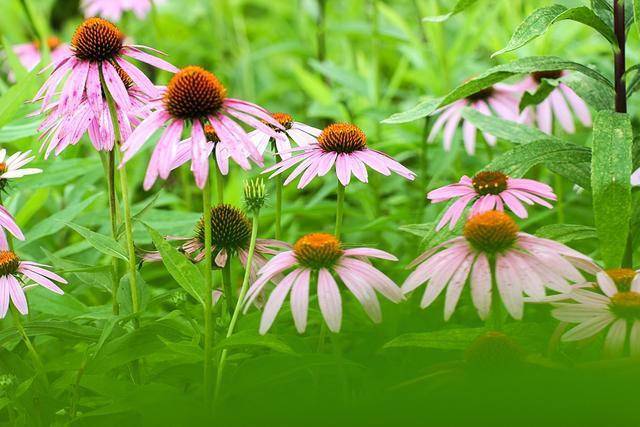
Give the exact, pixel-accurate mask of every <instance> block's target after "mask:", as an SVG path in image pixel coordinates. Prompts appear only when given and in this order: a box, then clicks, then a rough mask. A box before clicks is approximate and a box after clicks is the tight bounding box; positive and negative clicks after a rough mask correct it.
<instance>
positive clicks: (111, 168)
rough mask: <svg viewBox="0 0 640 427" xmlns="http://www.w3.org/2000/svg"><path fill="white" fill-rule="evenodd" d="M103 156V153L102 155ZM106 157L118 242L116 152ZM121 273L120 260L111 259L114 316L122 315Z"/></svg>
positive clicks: (112, 219) (113, 229) (113, 231)
mask: <svg viewBox="0 0 640 427" xmlns="http://www.w3.org/2000/svg"><path fill="white" fill-rule="evenodd" d="M101 154H103V153H101ZM102 157H103V159H104V158H105V157H106V158H107V159H106V162H103V163H104V167H105V171H104V172H105V176H106V177H107V193H108V194H109V219H110V223H111V237H112V238H113V240H114V241H116V242H117V241H118V223H119V221H118V199H117V196H116V185H115V178H116V161H115V150H111V151H109V153H108V154H106V155H103V156H102ZM119 279H120V272H119V262H118V258H116V257H115V256H114V257H111V299H112V300H111V307H112V312H113V314H114V315H116V316H117V315H118V314H119V313H120V306H119V305H118V298H117V297H118V286H119Z"/></svg>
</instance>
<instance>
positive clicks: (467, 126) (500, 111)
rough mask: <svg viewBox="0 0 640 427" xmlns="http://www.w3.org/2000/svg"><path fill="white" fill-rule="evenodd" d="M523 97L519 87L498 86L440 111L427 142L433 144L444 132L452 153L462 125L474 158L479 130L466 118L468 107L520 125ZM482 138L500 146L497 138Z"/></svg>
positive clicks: (465, 142)
mask: <svg viewBox="0 0 640 427" xmlns="http://www.w3.org/2000/svg"><path fill="white" fill-rule="evenodd" d="M519 95H520V91H519V90H518V89H517V88H516V87H515V86H510V85H506V84H497V85H494V86H492V87H490V88H487V89H484V90H481V91H480V92H477V93H474V94H473V95H469V96H468V97H466V98H464V99H461V100H459V101H456V102H454V103H453V104H451V105H447V106H445V107H443V108H441V109H440V110H439V112H440V113H441V114H440V116H439V117H438V119H437V120H436V121H435V122H434V124H433V128H432V129H431V132H430V133H429V137H428V138H427V142H433V141H434V140H435V139H436V136H438V134H439V133H440V131H441V130H442V129H443V128H444V140H443V144H444V149H445V150H446V151H449V150H450V149H451V145H452V144H453V138H454V136H455V134H456V130H457V129H458V125H459V124H460V121H462V136H463V140H464V147H465V149H466V151H467V153H469V154H474V153H475V151H476V136H477V128H476V126H475V125H474V124H473V123H471V122H469V121H467V120H464V119H463V118H462V110H463V109H464V108H465V107H470V108H473V109H474V110H477V111H478V112H480V113H482V114H484V115H487V116H491V115H497V116H498V117H501V118H503V119H505V120H511V121H517V120H518V116H519V109H518V104H519ZM482 135H483V136H484V139H485V140H486V141H487V144H489V145H490V146H494V145H496V141H497V139H496V137H495V136H493V135H491V134H489V133H486V132H483V133H482Z"/></svg>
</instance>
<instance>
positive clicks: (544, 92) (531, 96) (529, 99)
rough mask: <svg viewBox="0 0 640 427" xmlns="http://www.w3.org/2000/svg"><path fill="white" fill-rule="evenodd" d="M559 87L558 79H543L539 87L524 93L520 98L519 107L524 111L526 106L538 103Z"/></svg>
mask: <svg viewBox="0 0 640 427" xmlns="http://www.w3.org/2000/svg"><path fill="white" fill-rule="evenodd" d="M557 87H558V83H557V82H556V81H550V80H549V79H542V81H541V82H540V85H539V86H538V89H537V90H536V91H535V92H534V93H531V92H525V93H524V94H523V95H522V99H520V105H519V106H518V109H519V110H520V111H523V110H524V109H525V108H527V107H529V106H531V105H538V104H540V103H541V102H542V101H544V100H545V99H547V97H548V96H549V95H550V94H551V92H553V91H554V90H555V89H556V88H557Z"/></svg>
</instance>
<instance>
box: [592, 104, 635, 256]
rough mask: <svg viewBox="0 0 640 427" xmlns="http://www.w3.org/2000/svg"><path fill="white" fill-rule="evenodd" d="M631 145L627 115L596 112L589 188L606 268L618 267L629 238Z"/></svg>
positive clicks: (630, 129)
mask: <svg viewBox="0 0 640 427" xmlns="http://www.w3.org/2000/svg"><path fill="white" fill-rule="evenodd" d="M632 144H633V130H632V128H631V119H630V117H629V116H628V115H627V114H620V113H614V112H611V111H600V112H598V114H597V115H596V118H595V121H594V124H593V159H592V163H591V187H592V192H593V210H594V219H595V225H596V230H597V233H598V238H599V239H600V255H601V257H602V259H603V261H604V263H605V265H606V266H607V267H609V268H611V267H619V266H620V264H621V262H622V257H623V256H624V252H625V248H626V244H627V235H628V234H629V220H630V216H631V182H630V178H629V177H630V176H631V169H632V164H633V156H632Z"/></svg>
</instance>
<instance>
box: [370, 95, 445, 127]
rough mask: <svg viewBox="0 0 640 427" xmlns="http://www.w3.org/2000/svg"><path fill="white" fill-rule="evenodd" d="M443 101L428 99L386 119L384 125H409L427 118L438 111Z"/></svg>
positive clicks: (440, 99)
mask: <svg viewBox="0 0 640 427" xmlns="http://www.w3.org/2000/svg"><path fill="white" fill-rule="evenodd" d="M443 99H444V98H435V99H427V100H425V101H422V102H420V103H419V104H418V105H416V106H415V107H412V108H410V109H409V110H407V111H403V112H402V113H396V114H393V115H392V116H390V117H388V118H386V119H384V120H383V121H382V123H386V124H397V123H408V122H412V121H414V120H418V119H422V118H425V117H427V116H428V115H430V114H431V113H433V112H434V111H435V110H436V109H437V107H438V105H440V103H441V102H442V100H443Z"/></svg>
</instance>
